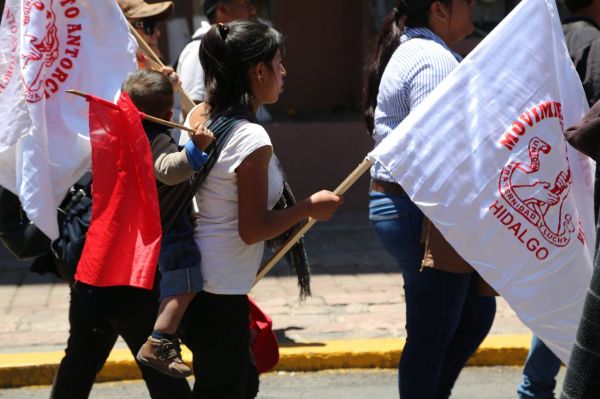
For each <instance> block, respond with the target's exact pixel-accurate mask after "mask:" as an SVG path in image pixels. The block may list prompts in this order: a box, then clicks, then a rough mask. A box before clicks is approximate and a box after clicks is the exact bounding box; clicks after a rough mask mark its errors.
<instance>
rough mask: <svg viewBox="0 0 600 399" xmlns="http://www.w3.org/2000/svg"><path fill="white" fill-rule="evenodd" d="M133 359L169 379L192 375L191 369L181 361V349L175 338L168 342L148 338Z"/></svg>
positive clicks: (166, 340)
mask: <svg viewBox="0 0 600 399" xmlns="http://www.w3.org/2000/svg"><path fill="white" fill-rule="evenodd" d="M135 358H136V359H137V360H138V361H139V362H140V363H142V364H145V365H146V366H150V367H152V368H153V369H156V370H158V371H160V372H163V373H165V374H168V375H170V376H171V377H178V378H185V377H189V376H190V375H192V369H191V368H190V367H189V366H188V365H187V364H185V363H184V362H183V360H182V359H181V348H180V347H179V340H178V339H177V338H175V339H174V340H168V339H155V338H152V337H148V340H146V342H145V343H144V345H142V347H141V348H140V350H139V351H138V353H137V355H136V357H135Z"/></svg>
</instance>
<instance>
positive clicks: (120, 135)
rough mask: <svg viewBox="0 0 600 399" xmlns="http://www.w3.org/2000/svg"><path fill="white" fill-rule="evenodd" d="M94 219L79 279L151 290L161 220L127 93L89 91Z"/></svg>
mask: <svg viewBox="0 0 600 399" xmlns="http://www.w3.org/2000/svg"><path fill="white" fill-rule="evenodd" d="M87 99H88V101H89V103H90V142H91V145H92V175H93V183H92V200H93V203H92V220H91V223H90V228H89V230H88V232H87V237H86V243H85V246H84V248H83V253H82V255H81V259H80V260H79V264H78V266H77V272H76V273H75V280H77V281H81V282H84V283H86V284H89V285H92V286H96V287H108V286H117V285H128V286H133V287H140V288H146V289H152V286H153V284H154V275H155V272H156V265H157V263H158V255H159V252H160V240H161V234H162V230H161V225H160V211H159V206H158V194H157V192H156V182H155V180H154V179H155V177H154V167H153V161H152V153H151V151H150V144H149V142H148V138H147V136H146V134H145V132H144V129H143V127H142V121H141V114H140V112H139V111H138V110H137V109H136V107H135V105H134V104H133V102H132V101H131V99H130V98H129V96H128V95H127V94H126V93H121V97H120V98H119V100H118V102H117V104H116V105H115V104H113V103H111V102H108V101H106V100H102V99H100V98H97V97H93V96H87Z"/></svg>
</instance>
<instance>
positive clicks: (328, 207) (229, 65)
mask: <svg viewBox="0 0 600 399" xmlns="http://www.w3.org/2000/svg"><path fill="white" fill-rule="evenodd" d="M283 51H284V47H283V39H282V36H281V34H280V33H279V32H277V31H276V30H275V29H273V28H271V27H269V26H267V25H265V24H262V23H260V22H256V21H236V22H231V23H226V24H217V25H215V26H213V27H212V28H211V29H210V30H209V31H208V32H207V33H206V35H205V36H204V38H203V39H202V42H201V44H200V53H199V55H200V62H201V64H202V68H203V69H204V79H205V87H206V97H205V98H206V102H205V103H202V104H200V105H198V106H197V107H196V108H194V109H193V110H192V111H191V112H190V114H189V115H188V117H187V120H186V125H188V126H196V124H198V123H204V122H206V125H207V127H209V128H210V130H211V131H212V132H213V133H214V135H215V137H216V140H215V143H214V146H213V147H212V148H211V147H209V148H208V149H207V150H206V152H207V153H208V156H209V160H208V162H207V165H208V168H209V169H208V171H205V173H206V176H205V179H204V180H203V183H202V186H201V187H200V188H199V190H198V191H197V194H196V197H195V199H196V203H197V211H196V214H195V220H196V225H197V227H196V233H195V239H196V243H197V244H198V247H199V248H200V252H201V256H202V261H201V269H202V275H203V290H202V292H200V293H199V294H197V295H196V297H195V298H194V300H193V301H192V303H191V304H190V305H189V308H188V310H187V312H186V318H185V319H184V322H183V326H184V328H185V330H186V331H187V337H188V338H189V347H190V349H191V350H192V352H193V354H194V375H195V377H196V383H195V386H194V397H197V398H228V399H247V398H254V397H255V396H256V394H257V392H258V374H257V367H256V366H257V365H259V364H258V362H255V361H254V359H253V358H252V355H251V353H250V350H249V342H250V333H249V328H248V320H249V301H248V297H247V294H248V292H249V291H250V289H251V288H252V286H253V284H254V280H255V278H256V274H257V271H258V268H259V266H260V262H261V259H262V255H263V247H264V242H265V241H267V240H269V243H272V242H274V240H275V241H277V242H281V241H282V240H284V239H285V238H286V237H287V234H288V233H289V231H290V229H291V228H293V227H294V226H296V225H297V224H298V223H299V222H302V221H304V220H305V219H307V218H308V217H312V218H314V219H317V220H327V219H329V218H330V217H331V216H332V214H333V213H334V212H335V210H336V209H337V208H338V206H339V205H340V204H341V203H342V198H341V197H339V196H337V195H335V194H333V193H332V192H330V191H320V192H317V193H315V194H313V195H312V196H311V197H309V198H307V199H305V200H303V201H300V202H298V203H297V204H295V205H294V202H295V201H294V198H293V196H292V195H291V192H290V191H289V187H288V186H287V184H286V182H285V180H284V177H283V174H282V172H281V170H280V168H279V164H278V162H277V159H276V158H275V156H274V154H273V147H272V145H271V140H270V138H269V135H268V133H267V132H266V131H265V129H264V128H263V127H262V126H260V125H259V124H257V123H256V116H255V115H256V111H257V110H258V108H259V107H260V106H262V105H263V104H272V103H275V102H276V101H277V100H278V99H279V95H280V94H281V92H282V91H283V83H284V78H285V76H286V70H285V69H284V67H283V65H282V62H281V58H282V55H283ZM207 119H208V120H207ZM289 259H290V261H291V264H292V265H293V267H294V268H295V269H296V273H297V275H298V284H299V286H300V289H301V296H304V295H309V294H310V286H309V277H310V276H309V274H308V272H309V269H308V264H307V263H306V257H305V254H304V251H303V248H302V246H301V245H297V246H295V247H294V248H293V249H292V251H291V256H290V258H289Z"/></svg>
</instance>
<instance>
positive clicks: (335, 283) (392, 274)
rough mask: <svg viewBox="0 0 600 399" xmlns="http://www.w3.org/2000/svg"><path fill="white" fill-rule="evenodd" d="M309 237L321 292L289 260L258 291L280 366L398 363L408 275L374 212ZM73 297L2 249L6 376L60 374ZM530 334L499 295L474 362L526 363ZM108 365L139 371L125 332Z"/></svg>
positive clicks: (113, 371)
mask: <svg viewBox="0 0 600 399" xmlns="http://www.w3.org/2000/svg"><path fill="white" fill-rule="evenodd" d="M306 242H307V252H308V255H309V259H310V260H311V263H312V267H313V281H312V291H313V296H312V297H311V298H309V299H307V300H306V301H305V302H299V300H298V288H297V287H296V278H295V276H294V275H293V273H289V272H288V270H287V269H286V266H285V265H279V266H277V268H276V269H275V270H274V271H273V272H272V273H271V274H270V275H269V276H268V277H266V278H265V279H263V280H262V281H261V282H260V283H259V284H258V285H257V286H256V287H255V288H254V290H253V291H252V293H251V296H252V297H253V298H254V299H255V300H256V302H257V303H258V304H259V305H260V306H261V308H262V309H263V310H264V311H265V312H266V313H267V314H269V315H270V316H271V317H272V318H273V324H274V329H275V330H276V334H277V336H278V338H279V342H280V343H281V345H282V351H281V356H282V357H281V361H280V364H279V366H278V369H281V370H283V369H285V370H308V369H312V370H314V369H321V368H339V367H395V364H397V361H398V360H397V359H398V358H399V356H400V351H401V348H402V346H403V338H404V337H405V331H404V324H405V318H404V296H403V290H402V276H401V275H400V273H399V272H398V270H397V268H396V266H395V265H394V264H393V261H392V260H391V258H390V257H389V256H388V255H387V253H385V252H384V251H383V249H382V248H381V246H380V244H379V243H378V242H377V239H376V237H375V236H374V235H373V232H372V230H371V228H370V226H369V222H368V220H367V216H366V214H365V213H345V214H344V213H342V214H339V215H337V216H336V217H335V218H334V220H332V221H331V222H329V223H319V224H317V225H316V226H315V227H314V228H313V229H312V230H311V231H309V232H308V234H307V237H306ZM68 303H69V290H68V287H67V286H66V284H64V283H62V282H61V281H60V280H58V279H56V278H52V277H50V276H38V275H35V274H33V273H30V272H28V265H27V264H26V263H22V262H16V261H14V260H12V259H11V258H10V255H9V254H7V253H6V251H5V250H4V249H3V248H2V249H1V250H0V386H20V385H31V384H49V383H50V382H51V379H52V375H53V372H54V370H55V368H56V365H57V364H58V362H59V361H60V358H61V356H62V351H63V350H64V347H65V343H66V340H67V337H68V328H69V325H68V319H67V313H68ZM528 344H529V330H528V329H527V328H526V327H525V326H523V324H522V323H521V322H520V321H519V320H518V319H517V317H516V316H515V314H514V312H513V311H512V309H510V308H509V306H508V305H507V304H506V302H505V301H504V300H502V299H498V311H497V314H496V320H495V322H494V326H493V327H492V331H491V333H490V337H489V338H488V340H487V341H486V342H485V343H484V345H482V348H481V349H480V352H478V354H477V356H476V357H475V358H474V359H473V362H475V363H476V364H520V363H522V361H523V359H524V357H525V355H526V352H527V347H528ZM186 356H190V355H189V353H188V354H186ZM42 364H44V365H46V366H44V367H36V368H32V367H31V366H33V365H38V366H40V365H42ZM103 373H104V374H103V375H102V377H101V379H103V380H108V379H123V378H132V377H133V378H135V377H136V375H138V374H137V369H136V367H135V364H134V363H133V361H132V357H131V355H130V354H129V353H128V351H127V349H125V345H124V343H123V342H122V341H119V342H118V343H117V346H116V350H115V351H113V354H112V355H111V359H110V361H109V362H108V363H107V365H106V366H105V369H104V370H103Z"/></svg>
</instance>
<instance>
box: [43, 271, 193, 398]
mask: <svg viewBox="0 0 600 399" xmlns="http://www.w3.org/2000/svg"><path fill="white" fill-rule="evenodd" d="M77 284H79V283H77ZM96 291H97V292H96V293H97V297H96V298H95V299H97V301H96V303H100V304H101V307H100V308H98V309H96V308H94V312H93V313H95V314H93V315H92V314H90V308H89V307H85V306H84V304H83V302H82V299H81V297H80V295H78V294H77V293H76V292H75V291H74V290H73V289H72V290H71V303H70V307H69V324H70V331H69V340H68V342H67V348H66V350H65V357H64V358H63V359H62V361H61V362H60V366H59V368H58V371H57V373H56V376H55V377H54V384H53V387H52V393H51V394H50V398H51V399H71V398H72V399H85V398H87V397H88V396H89V393H90V391H91V389H92V385H93V383H94V380H95V378H96V374H97V373H98V372H99V371H100V369H101V368H102V366H103V365H104V362H105V361H106V358H107V357H108V355H109V354H110V351H111V349H112V348H113V346H114V344H115V342H116V340H117V337H118V336H119V335H121V336H122V337H123V339H124V340H125V342H126V343H127V346H128V347H129V349H130V350H131V353H133V354H134V356H135V354H137V352H138V350H139V349H140V347H141V346H142V344H143V343H144V342H145V341H146V338H147V337H148V335H150V333H151V332H152V327H153V325H154V320H155V319H156V312H157V310H158V296H157V295H156V293H155V292H153V291H148V290H143V289H139V288H133V287H108V288H101V289H99V290H98V289H96ZM92 318H93V319H94V320H95V321H100V322H103V325H102V330H98V329H95V328H92V323H91V319H92ZM94 325H95V324H94ZM138 366H139V368H140V371H141V373H142V377H143V378H144V380H145V382H146V385H147V387H148V391H149V392H150V396H151V397H152V398H153V399H163V398H164V399H179V398H182V399H188V398H190V397H191V390H190V387H189V385H188V383H187V381H186V380H184V379H178V378H173V377H169V376H167V375H165V374H163V373H160V372H158V371H156V370H154V369H152V368H150V367H147V366H144V365H141V364H139V363H138Z"/></svg>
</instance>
